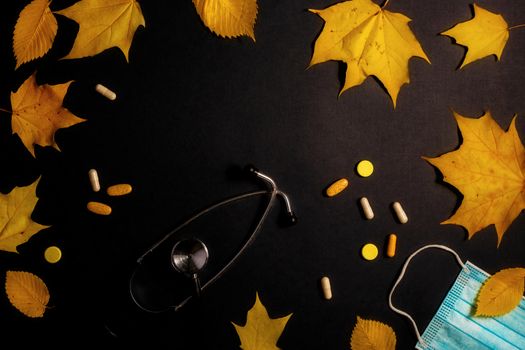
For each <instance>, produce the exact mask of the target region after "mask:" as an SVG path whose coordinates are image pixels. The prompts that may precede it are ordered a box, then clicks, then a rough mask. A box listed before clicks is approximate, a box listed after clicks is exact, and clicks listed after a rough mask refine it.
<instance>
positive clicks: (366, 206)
mask: <svg viewBox="0 0 525 350" xmlns="http://www.w3.org/2000/svg"><path fill="white" fill-rule="evenodd" d="M359 203H361V208H362V209H363V214H365V218H367V219H368V220H372V219H373V218H374V211H373V210H372V206H371V205H370V202H369V201H368V198H366V197H362V198H361V199H360V200H359Z"/></svg>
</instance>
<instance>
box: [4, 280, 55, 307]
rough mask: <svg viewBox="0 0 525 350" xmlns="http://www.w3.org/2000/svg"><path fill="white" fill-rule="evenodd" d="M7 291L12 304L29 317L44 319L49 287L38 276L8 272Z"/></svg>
mask: <svg viewBox="0 0 525 350" xmlns="http://www.w3.org/2000/svg"><path fill="white" fill-rule="evenodd" d="M5 291H6V294H7V297H8V298H9V301H10V302H11V304H13V306H14V307H16V308H17V309H18V311H20V312H21V313H23V314H24V315H26V316H28V317H42V316H44V312H45V311H46V305H47V303H48V302H49V291H48V290H47V286H46V284H45V283H44V281H42V280H41V279H40V278H39V277H38V276H35V275H33V274H32V273H29V272H23V271H7V274H6V279H5Z"/></svg>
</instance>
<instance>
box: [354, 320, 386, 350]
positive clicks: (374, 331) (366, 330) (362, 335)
mask: <svg viewBox="0 0 525 350" xmlns="http://www.w3.org/2000/svg"><path fill="white" fill-rule="evenodd" d="M350 348H351V349H352V350H378V349H381V350H394V349H395V348H396V333H395V332H394V330H393V329H392V327H390V326H388V325H386V324H384V323H381V322H378V321H374V320H365V319H362V318H361V317H359V316H357V323H356V325H355V327H354V330H353V331H352V337H351V338H350Z"/></svg>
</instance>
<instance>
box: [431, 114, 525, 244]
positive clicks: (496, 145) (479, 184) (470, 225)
mask: <svg viewBox="0 0 525 350" xmlns="http://www.w3.org/2000/svg"><path fill="white" fill-rule="evenodd" d="M454 116H455V118H456V121H457V123H458V126H459V130H460V131H461V135H462V137H463V144H462V145H461V146H460V148H459V149H458V150H456V151H453V152H449V153H446V154H443V155H442V156H440V157H437V158H426V157H423V159H426V160H427V161H428V162H429V163H430V164H432V165H434V166H436V167H437V168H439V170H440V171H441V172H442V173H443V179H444V181H445V182H448V183H449V184H451V185H452V186H454V187H455V188H457V189H458V190H459V191H460V192H461V193H462V194H463V197H464V198H463V201H462V203H461V206H460V207H459V208H458V210H457V211H456V213H455V214H454V215H453V216H452V217H451V218H449V219H448V220H446V221H444V222H443V224H456V225H461V226H463V227H465V228H466V229H467V231H468V237H469V239H470V238H472V236H474V234H476V233H477V232H478V231H479V230H481V229H483V228H485V227H486V226H488V225H491V224H495V225H496V232H497V235H498V246H499V244H500V243H501V239H502V238H503V234H504V233H505V231H506V230H507V228H508V227H509V226H510V224H511V223H512V222H513V221H514V219H515V218H516V217H517V216H518V215H519V214H520V212H521V211H522V210H523V209H524V208H525V175H524V174H525V148H524V147H523V144H522V143H521V140H520V137H519V135H518V132H517V130H516V117H514V118H513V120H512V123H511V125H510V128H509V130H508V131H507V132H505V131H503V130H502V129H501V128H500V126H499V125H498V124H497V123H496V122H495V121H494V119H492V116H491V115H490V113H489V112H487V113H485V114H484V115H483V116H482V117H480V118H478V119H473V118H466V117H463V116H461V115H459V114H457V113H454Z"/></svg>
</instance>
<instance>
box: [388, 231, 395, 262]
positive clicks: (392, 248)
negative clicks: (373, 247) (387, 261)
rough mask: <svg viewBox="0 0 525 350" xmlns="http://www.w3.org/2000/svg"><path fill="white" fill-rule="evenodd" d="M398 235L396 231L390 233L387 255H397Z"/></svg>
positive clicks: (390, 256) (391, 256)
mask: <svg viewBox="0 0 525 350" xmlns="http://www.w3.org/2000/svg"><path fill="white" fill-rule="evenodd" d="M396 246H397V236H396V235H395V234H394V233H391V234H390V235H388V245H387V247H386V256H388V257H389V258H393V257H394V256H395V255H396Z"/></svg>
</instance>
